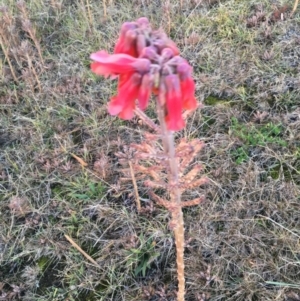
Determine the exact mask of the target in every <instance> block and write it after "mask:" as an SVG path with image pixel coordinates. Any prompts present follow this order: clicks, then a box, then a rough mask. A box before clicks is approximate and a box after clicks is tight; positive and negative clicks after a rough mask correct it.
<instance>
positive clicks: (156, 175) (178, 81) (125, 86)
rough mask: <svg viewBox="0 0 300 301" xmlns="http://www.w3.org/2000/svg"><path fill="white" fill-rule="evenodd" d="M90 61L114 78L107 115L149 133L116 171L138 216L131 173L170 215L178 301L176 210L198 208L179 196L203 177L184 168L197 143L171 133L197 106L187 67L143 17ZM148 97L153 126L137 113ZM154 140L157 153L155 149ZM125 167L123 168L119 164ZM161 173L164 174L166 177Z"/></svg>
mask: <svg viewBox="0 0 300 301" xmlns="http://www.w3.org/2000/svg"><path fill="white" fill-rule="evenodd" d="M91 59H92V60H93V61H94V62H93V63H92V64H91V69H92V71H93V72H94V73H96V74H98V75H102V76H106V77H108V76H110V77H111V78H112V79H115V78H118V91H117V94H116V95H115V96H113V97H112V98H111V100H110V102H109V104H108V112H109V113H110V114H111V115H118V116H119V117H120V118H122V119H125V120H127V119H131V118H132V117H133V116H134V114H136V115H138V116H139V117H140V118H141V119H142V120H143V121H144V123H145V124H146V125H148V126H149V127H150V128H151V129H152V130H154V132H155V133H154V134H153V133H150V132H146V131H145V132H144V137H143V140H142V141H141V143H139V144H131V145H130V146H129V148H126V149H127V153H126V154H124V153H117V154H116V155H117V157H119V162H120V163H121V165H123V166H124V169H123V170H122V172H123V173H124V175H125V176H127V177H128V178H126V177H125V178H122V179H123V180H126V179H128V180H132V181H133V185H134V191H135V196H136V202H137V210H138V212H142V210H143V207H142V206H141V204H140V202H139V196H138V186H137V182H136V177H135V173H136V174H139V177H140V178H143V179H144V185H145V186H146V187H147V188H148V193H149V196H150V197H151V199H152V200H153V201H155V202H156V203H157V204H158V205H160V206H163V207H165V208H166V209H167V210H168V211H169V212H170V216H171V219H170V222H169V228H170V229H171V230H173V231H174V236H175V245H176V255H177V257H176V258H177V259H176V262H177V275H178V294H177V298H178V299H177V300H178V301H184V295H185V278H184V220H183V212H182V207H187V206H194V205H198V204H199V203H201V202H202V201H203V200H204V197H203V196H201V197H199V198H196V199H194V200H187V201H182V197H181V196H182V193H183V192H185V191H186V190H189V189H193V188H198V187H199V186H201V185H203V184H206V183H207V181H208V180H207V179H206V178H199V172H200V171H201V168H202V167H201V165H200V164H194V166H193V168H190V166H189V165H190V163H192V161H193V160H194V158H195V157H196V155H197V153H198V152H199V151H200V150H201V149H202V147H203V143H202V142H201V141H199V140H198V139H194V140H192V141H190V142H187V141H186V139H181V140H180V141H179V142H178V143H177V145H175V140H174V131H179V130H181V129H183V128H184V127H185V119H184V117H183V116H184V114H183V111H184V110H186V112H185V115H188V114H187V111H193V110H195V109H196V108H197V107H198V102H197V101H196V98H195V82H194V80H193V79H192V67H191V66H190V65H189V63H188V62H187V61H186V60H185V59H183V58H182V57H181V56H179V50H178V48H177V47H176V45H175V43H174V42H173V41H171V40H170V39H169V38H168V37H167V36H166V34H165V33H163V32H162V31H160V30H156V31H154V30H152V28H151V26H150V24H149V21H148V20H147V19H146V18H140V19H138V20H137V21H135V22H125V23H124V24H123V25H122V27H121V31H120V37H119V39H118V41H117V43H116V46H115V49H114V54H112V55H109V54H108V53H107V52H105V51H98V52H96V53H93V54H92V55H91ZM151 94H154V95H155V96H156V109H157V116H158V120H159V126H158V125H157V124H156V123H155V122H153V121H152V120H151V119H150V118H149V117H148V116H147V115H146V114H145V113H144V112H143V111H144V110H145V109H146V108H147V106H148V103H149V101H150V97H151ZM158 141H160V142H161V143H162V145H163V151H161V148H160V147H158V146H157V142H158ZM128 163H129V168H128V167H125V165H127V166H128ZM166 171H167V172H166ZM156 189H160V190H161V189H163V190H164V191H165V192H166V195H165V196H164V195H163V196H159V195H157V194H156V193H155V190H156Z"/></svg>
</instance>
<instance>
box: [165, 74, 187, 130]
mask: <svg viewBox="0 0 300 301" xmlns="http://www.w3.org/2000/svg"><path fill="white" fill-rule="evenodd" d="M165 85H166V108H167V116H166V123H167V127H168V129H169V130H171V131H179V130H181V129H183V128H184V126H185V122H184V120H183V118H182V109H183V104H182V99H181V89H180V81H179V77H178V75H177V74H171V75H167V76H166V77H165Z"/></svg>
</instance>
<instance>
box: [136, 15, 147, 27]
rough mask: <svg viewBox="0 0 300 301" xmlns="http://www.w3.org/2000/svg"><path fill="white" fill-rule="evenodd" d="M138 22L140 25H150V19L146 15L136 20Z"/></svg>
mask: <svg viewBox="0 0 300 301" xmlns="http://www.w3.org/2000/svg"><path fill="white" fill-rule="evenodd" d="M136 23H137V24H138V25H140V26H143V25H149V20H148V19H147V18H146V17H141V18H139V19H137V20H136Z"/></svg>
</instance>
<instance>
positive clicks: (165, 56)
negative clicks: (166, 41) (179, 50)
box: [161, 48, 174, 61]
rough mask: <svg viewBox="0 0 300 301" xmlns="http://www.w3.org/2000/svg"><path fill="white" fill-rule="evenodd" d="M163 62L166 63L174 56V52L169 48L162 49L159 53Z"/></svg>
mask: <svg viewBox="0 0 300 301" xmlns="http://www.w3.org/2000/svg"><path fill="white" fill-rule="evenodd" d="M161 55H162V57H163V60H164V61H168V60H169V59H170V58H172V57H173V56H174V52H173V50H172V49H171V48H164V49H163V50H162V52H161Z"/></svg>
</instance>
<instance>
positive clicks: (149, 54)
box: [141, 46, 157, 61]
mask: <svg viewBox="0 0 300 301" xmlns="http://www.w3.org/2000/svg"><path fill="white" fill-rule="evenodd" d="M141 57H143V58H147V59H149V60H151V61H154V60H156V58H157V52H156V49H155V47H152V46H149V47H145V48H144V49H143V50H142V53H141Z"/></svg>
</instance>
